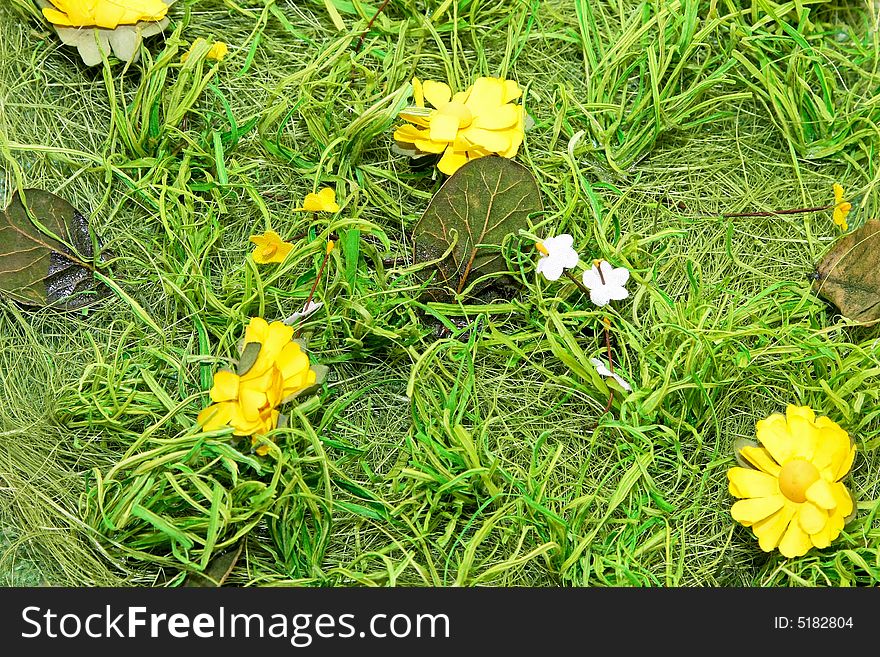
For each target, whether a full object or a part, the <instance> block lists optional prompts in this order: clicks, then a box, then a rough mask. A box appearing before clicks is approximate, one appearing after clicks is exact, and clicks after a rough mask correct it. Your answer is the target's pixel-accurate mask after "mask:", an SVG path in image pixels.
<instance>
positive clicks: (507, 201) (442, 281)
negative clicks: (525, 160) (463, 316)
mask: <svg viewBox="0 0 880 657" xmlns="http://www.w3.org/2000/svg"><path fill="white" fill-rule="evenodd" d="M542 209H543V208H542V204H541V192H540V190H539V189H538V185H537V183H536V182H535V179H534V177H533V176H532V174H531V172H529V170H528V169H526V168H525V167H524V166H522V165H520V164H517V163H516V162H513V161H512V160H509V159H507V158H503V157H497V156H487V157H481V158H479V159H476V160H472V161H470V162H468V163H467V164H465V165H464V166H462V167H461V168H460V169H459V170H458V171H456V172H455V173H454V174H453V175H452V176H450V177H449V179H448V180H447V181H446V182H445V183H443V186H442V187H441V188H440V190H439V191H438V192H437V193H436V194H435V195H434V198H433V199H431V202H430V204H429V205H428V208H427V210H425V213H424V214H423V215H422V217H421V219H419V221H418V223H416V226H415V229H414V231H413V240H414V242H415V260H416V262H426V261H433V260H440V258H442V260H440V261H439V263H438V264H437V277H436V278H435V280H434V282H435V283H436V284H437V285H438V286H439V287H438V288H435V289H433V290H431V291H430V296H432V297H433V298H434V299H436V300H444V299H450V298H452V297H453V296H454V295H456V294H460V293H461V292H462V291H464V290H465V288H466V287H468V284H469V281H473V280H475V279H476V278H478V277H479V276H482V275H484V274H498V273H502V272H504V271H506V268H507V265H506V263H505V261H504V257H503V255H502V253H501V248H500V247H501V244H502V242H503V240H504V238H505V237H507V236H508V235H509V234H511V233H517V232H518V231H519V229H521V228H522V229H527V228H528V227H529V224H528V217H529V215H531V214H533V213H535V212H540V211H541V210H542ZM453 243H454V244H455V247H454V248H453V249H452V251H451V252H450V253H449V255H448V256H446V257H445V258H443V254H444V253H446V251H448V250H449V247H450V246H451V245H452V244H453ZM489 282H490V281H488V280H484V281H481V282H480V283H479V284H478V285H476V286H475V287H474V288H472V291H473V292H474V293H476V292H479V291H480V290H481V289H482V288H484V287H485V286H486V285H488V284H489Z"/></svg>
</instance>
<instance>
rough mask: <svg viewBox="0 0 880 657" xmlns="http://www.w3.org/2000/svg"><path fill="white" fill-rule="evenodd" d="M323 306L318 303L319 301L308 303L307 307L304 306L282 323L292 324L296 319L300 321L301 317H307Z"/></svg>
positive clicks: (321, 303)
mask: <svg viewBox="0 0 880 657" xmlns="http://www.w3.org/2000/svg"><path fill="white" fill-rule="evenodd" d="M323 305H324V304H323V302H320V301H319V302H317V303H316V302H314V301H309V303H308V305H306V307H305V308H303V309H302V310H300V311H298V312H295V313H293V314H292V315H291V316H290V317H288V318H287V319H285V320H284V323H285V324H293V323H294V322H295V321H296V320H298V319H302V318H303V317H308V316H309V315H311V314H312V313H313V312H315V311H316V310H318V309H319V308H321V306H323Z"/></svg>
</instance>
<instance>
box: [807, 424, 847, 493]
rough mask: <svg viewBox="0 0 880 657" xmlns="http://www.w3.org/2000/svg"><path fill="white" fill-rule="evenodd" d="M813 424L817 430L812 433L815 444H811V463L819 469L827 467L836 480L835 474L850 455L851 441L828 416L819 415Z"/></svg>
mask: <svg viewBox="0 0 880 657" xmlns="http://www.w3.org/2000/svg"><path fill="white" fill-rule="evenodd" d="M815 426H816V428H817V431H816V433H815V435H814V438H815V440H816V444H815V445H814V446H813V458H812V461H813V464H814V465H815V466H816V467H817V468H819V470H825V469H827V470H828V472H829V475H830V476H831V477H833V478H834V480H835V481H836V480H837V479H839V477H835V475H836V474H837V472H838V470H839V469H840V467H841V466H842V465H843V463H844V462H845V461H846V460H847V458H848V457H849V455H850V451H851V450H850V448H851V446H852V441H850V439H849V434H848V433H847V432H846V431H844V430H843V429H842V428H841V427H840V426H839V425H838V424H837V423H836V422H834V421H833V420H831V419H830V418H827V417H825V416H822V417H820V418H819V419H818V420H816V424H815ZM848 470H849V468H847V471H848ZM844 474H846V471H844Z"/></svg>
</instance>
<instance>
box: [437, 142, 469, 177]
mask: <svg viewBox="0 0 880 657" xmlns="http://www.w3.org/2000/svg"><path fill="white" fill-rule="evenodd" d="M467 162H468V159H467V155H464V154H462V153H457V152H455V151H453V150H452V147H451V146H450V147H449V148H447V149H446V152H445V153H443V157H441V158H440V161H439V162H438V163H437V168H438V169H440V171H442V172H443V173H445V174H447V175H450V176H451V175H452V174H453V173H455V172H456V171H458V170H459V169H460V168H461V167H462V166H464V165H465V164H467Z"/></svg>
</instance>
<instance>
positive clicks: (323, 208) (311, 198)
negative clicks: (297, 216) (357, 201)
mask: <svg viewBox="0 0 880 657" xmlns="http://www.w3.org/2000/svg"><path fill="white" fill-rule="evenodd" d="M295 209H296V210H305V211H306V212H339V204H338V203H337V202H336V190H334V189H333V188H332V187H325V188H324V189H322V190H321V191H319V192H318V193H317V194H306V200H305V201H303V206H302V207H301V208H295Z"/></svg>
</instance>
